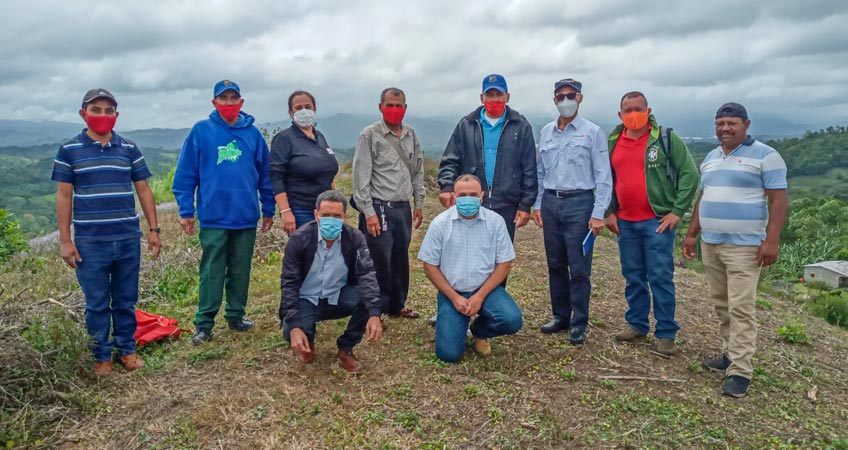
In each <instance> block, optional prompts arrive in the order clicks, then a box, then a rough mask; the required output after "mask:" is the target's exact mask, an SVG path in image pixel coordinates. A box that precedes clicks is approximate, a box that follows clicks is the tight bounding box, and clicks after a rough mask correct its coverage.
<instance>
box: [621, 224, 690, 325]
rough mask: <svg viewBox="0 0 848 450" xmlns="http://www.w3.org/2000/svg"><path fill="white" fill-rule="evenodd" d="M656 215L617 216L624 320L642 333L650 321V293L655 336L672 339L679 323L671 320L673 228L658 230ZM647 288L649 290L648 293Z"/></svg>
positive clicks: (672, 299)
mask: <svg viewBox="0 0 848 450" xmlns="http://www.w3.org/2000/svg"><path fill="white" fill-rule="evenodd" d="M659 224H660V220H659V218H654V219H648V220H642V221H639V222H631V221H627V220H622V219H618V229H619V230H620V232H621V234H619V236H618V252H619V255H620V257H621V274H622V275H624V279H625V280H626V281H627V286H626V287H625V288H624V297H625V298H626V299H627V312H626V313H625V314H624V318H625V319H626V320H627V323H628V324H630V326H632V327H633V328H635V329H636V330H638V331H639V332H640V333H642V334H648V331H649V330H650V328H651V324H650V322H649V320H648V314H649V313H650V311H651V297H653V301H654V319H656V321H657V327H656V330H655V331H654V335H655V336H656V337H657V338H668V339H674V338H675V336H676V334H677V330H678V329H680V325H678V324H677V322H676V321H675V320H674V309H675V300H674V230H666V231H664V232H662V233H657V231H656V230H657V227H659ZM648 288H650V290H651V292H650V294H651V295H649V294H648Z"/></svg>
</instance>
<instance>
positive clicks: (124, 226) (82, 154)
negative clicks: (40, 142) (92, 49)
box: [52, 89, 161, 375]
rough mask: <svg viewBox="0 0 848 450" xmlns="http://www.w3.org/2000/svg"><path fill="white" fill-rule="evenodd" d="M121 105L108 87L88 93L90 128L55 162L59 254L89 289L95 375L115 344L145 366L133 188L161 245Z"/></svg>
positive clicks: (107, 363) (155, 245) (140, 159)
mask: <svg viewBox="0 0 848 450" xmlns="http://www.w3.org/2000/svg"><path fill="white" fill-rule="evenodd" d="M117 109H118V102H117V100H115V96H114V95H112V93H111V92H109V91H107V90H106V89H91V90H89V91H88V92H86V94H85V96H84V97H83V99H82V108H81V109H80V111H79V114H80V117H82V119H83V120H84V121H85V123H86V125H87V128H86V129H84V130H82V132H80V133H79V134H78V135H77V136H76V137H74V138H73V139H71V140H70V141H68V142H65V143H64V144H62V145H61V146H60V147H59V151H58V153H57V154H56V159H55V160H54V162H53V175H52V179H53V181H56V182H57V189H56V216H57V221H58V223H59V241H60V243H61V246H62V250H61V251H62V259H63V260H64V261H65V263H67V264H68V265H69V266H71V267H73V268H74V269H76V273H77V279H78V280H79V284H80V287H81V288H82V292H83V294H85V326H86V329H87V330H88V334H89V335H91V338H92V343H91V352H92V354H93V355H94V373H95V374H96V375H109V374H110V373H112V350H113V349H115V348H117V351H118V356H119V357H120V360H121V363H122V364H123V365H124V367H125V368H126V369H127V370H136V369H139V368H141V367H143V366H144V362H143V361H142V360H141V358H139V357H138V355H136V352H135V340H134V337H133V335H134V334H135V330H136V320H135V304H136V301H137V300H138V272H139V266H140V262H141V248H140V246H141V242H140V239H139V238H140V237H141V235H142V232H141V229H140V228H139V225H138V213H136V210H135V197H134V196H133V188H135V192H136V193H137V194H138V200H139V203H141V209H142V210H143V211H144V217H145V218H146V219H147V224H148V226H149V227H150V234H149V235H148V238H147V243H148V250H149V251H150V253H151V254H152V256H153V258H156V257H157V256H159V249H160V248H161V243H160V241H159V228H158V222H157V219H156V203H155V202H154V199H153V192H152V191H151V190H150V186H149V185H148V184H147V178H149V177H150V171H149V170H148V169H147V164H145V162H144V156H142V155H141V152H140V151H139V149H138V147H137V146H136V145H135V144H134V143H133V142H131V141H129V140H127V139H124V138H122V137H121V136H118V134H117V133H115V132H113V131H112V129H113V128H114V127H115V121H116V120H117V119H118V111H117ZM72 218H73V224H74V236H73V239H71V222H72Z"/></svg>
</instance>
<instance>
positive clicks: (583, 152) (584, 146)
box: [565, 138, 592, 167]
mask: <svg viewBox="0 0 848 450" xmlns="http://www.w3.org/2000/svg"><path fill="white" fill-rule="evenodd" d="M565 161H566V163H568V164H569V165H574V166H579V167H589V166H591V162H592V143H591V142H590V141H589V139H587V138H572V139H571V140H570V141H569V142H568V146H566V158H565Z"/></svg>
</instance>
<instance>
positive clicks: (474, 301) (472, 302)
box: [465, 294, 486, 317]
mask: <svg viewBox="0 0 848 450" xmlns="http://www.w3.org/2000/svg"><path fill="white" fill-rule="evenodd" d="M484 300H486V299H485V298H484V297H483V296H481V295H479V294H474V295H472V296H471V297H469V298H468V313H467V314H465V315H466V316H468V317H471V316H473V315H474V314H477V313H478V312H480V308H482V307H483V301H484Z"/></svg>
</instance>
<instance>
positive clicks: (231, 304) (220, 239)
mask: <svg viewBox="0 0 848 450" xmlns="http://www.w3.org/2000/svg"><path fill="white" fill-rule="evenodd" d="M199 236H200V247H201V248H202V249H203V255H202V256H201V257H200V287H199V290H198V299H197V313H196V314H195V315H194V327H195V328H196V329H198V330H211V329H212V327H214V326H215V316H216V315H217V314H218V310H219V309H221V303H222V302H223V300H224V291H225V290H226V292H227V306H226V307H225V313H224V318H226V319H227V321H230V320H236V319H241V318H242V317H244V309H245V306H247V293H248V288H249V286H250V265H251V263H252V260H253V246H254V244H255V242H256V228H246V229H243V230H227V229H223V228H201V229H200V233H199Z"/></svg>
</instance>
